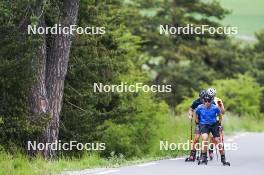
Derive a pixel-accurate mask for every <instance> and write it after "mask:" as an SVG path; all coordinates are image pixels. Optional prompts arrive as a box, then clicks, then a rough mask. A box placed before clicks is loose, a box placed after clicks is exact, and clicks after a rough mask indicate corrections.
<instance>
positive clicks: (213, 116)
mask: <svg viewBox="0 0 264 175" xmlns="http://www.w3.org/2000/svg"><path fill="white" fill-rule="evenodd" d="M220 113H221V111H220V109H219V108H218V107H217V106H216V105H214V104H211V106H210V107H209V108H208V109H207V108H206V107H205V105H204V104H201V105H199V106H198V107H197V109H196V114H197V115H198V120H199V124H203V125H204V124H208V125H211V124H213V123H215V122H216V121H217V116H218V115H219V114H220Z"/></svg>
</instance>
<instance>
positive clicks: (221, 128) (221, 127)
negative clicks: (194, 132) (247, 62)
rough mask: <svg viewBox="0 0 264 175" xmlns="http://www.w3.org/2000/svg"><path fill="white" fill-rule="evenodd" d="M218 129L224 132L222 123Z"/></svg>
mask: <svg viewBox="0 0 264 175" xmlns="http://www.w3.org/2000/svg"><path fill="white" fill-rule="evenodd" d="M218 128H219V129H220V130H221V131H223V129H224V128H223V126H222V125H221V123H220V125H219V126H218Z"/></svg>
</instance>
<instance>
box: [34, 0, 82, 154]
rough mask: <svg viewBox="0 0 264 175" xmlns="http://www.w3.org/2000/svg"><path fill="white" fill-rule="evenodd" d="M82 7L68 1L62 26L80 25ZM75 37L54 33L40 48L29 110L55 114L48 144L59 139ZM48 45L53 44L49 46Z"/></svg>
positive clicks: (74, 0) (44, 138)
mask: <svg viewBox="0 0 264 175" xmlns="http://www.w3.org/2000/svg"><path fill="white" fill-rule="evenodd" d="M78 8H79V0H64V1H63V7H62V15H61V17H60V20H59V24H61V26H62V27H69V26H70V25H74V24H76V20H77V16H78ZM72 37H73V36H72V35H63V34H61V35H54V36H52V37H51V38H52V39H51V40H49V41H50V43H46V41H45V37H44V39H43V43H42V45H41V46H40V47H39V49H38V54H37V59H36V60H38V62H39V66H38V69H37V70H38V71H36V73H37V83H36V84H35V85H34V86H33V87H32V90H31V94H30V98H29V109H30V111H31V112H32V113H33V114H37V115H38V114H40V113H42V112H44V113H48V114H49V115H50V116H51V120H50V121H49V123H48V125H47V126H46V127H45V129H44V133H43V136H42V137H41V138H40V140H41V141H42V142H44V143H53V142H56V141H57V140H58V134H59V123H60V118H59V116H60V112H61V108H62V98H63V90H64V81H65V76H66V73H67V66H68V61H69V53H70V47H71V43H72ZM47 42H48V41H47ZM47 46H49V48H48V49H46V48H47ZM42 153H43V155H44V157H45V158H46V159H52V158H54V156H55V155H56V152H55V151H53V150H51V148H50V147H49V148H47V149H45V150H44V151H43V152H42Z"/></svg>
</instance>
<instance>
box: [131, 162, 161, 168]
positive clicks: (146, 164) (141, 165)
mask: <svg viewBox="0 0 264 175" xmlns="http://www.w3.org/2000/svg"><path fill="white" fill-rule="evenodd" d="M155 164H157V163H155V162H150V163H144V164H140V165H136V166H139V167H144V166H150V165H155Z"/></svg>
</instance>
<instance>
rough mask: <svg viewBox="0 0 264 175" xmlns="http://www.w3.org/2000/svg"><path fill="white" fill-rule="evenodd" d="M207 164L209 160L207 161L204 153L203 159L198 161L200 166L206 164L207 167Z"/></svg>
mask: <svg viewBox="0 0 264 175" xmlns="http://www.w3.org/2000/svg"><path fill="white" fill-rule="evenodd" d="M207 162H208V160H207V155H206V153H202V155H201V159H200V160H198V165H201V164H205V165H207Z"/></svg>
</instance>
